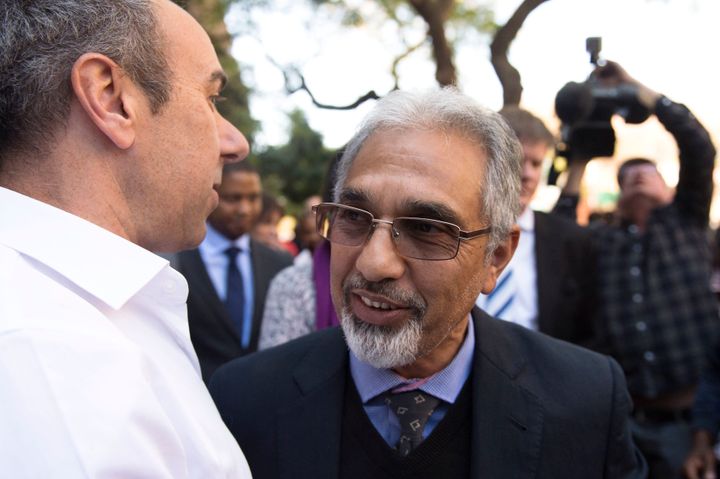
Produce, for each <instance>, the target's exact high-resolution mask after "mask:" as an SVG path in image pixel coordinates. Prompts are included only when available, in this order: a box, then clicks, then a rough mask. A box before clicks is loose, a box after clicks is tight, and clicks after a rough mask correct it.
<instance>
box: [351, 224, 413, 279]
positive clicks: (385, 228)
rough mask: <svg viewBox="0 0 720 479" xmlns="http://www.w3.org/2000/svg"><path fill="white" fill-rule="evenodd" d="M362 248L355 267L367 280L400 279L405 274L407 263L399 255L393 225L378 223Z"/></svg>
mask: <svg viewBox="0 0 720 479" xmlns="http://www.w3.org/2000/svg"><path fill="white" fill-rule="evenodd" d="M360 248H362V251H361V252H360V254H359V255H358V257H357V260H356V262H355V267H356V268H357V270H358V271H359V272H360V274H362V275H363V277H364V278H365V279H366V280H368V281H372V282H377V281H382V280H384V279H399V278H401V277H402V276H403V274H405V267H406V263H405V260H404V258H403V257H402V256H400V254H398V251H397V247H396V246H395V240H394V239H393V232H392V226H391V225H388V224H383V223H377V224H376V225H375V228H374V229H373V230H372V232H371V234H370V237H369V238H368V240H367V241H366V242H365V244H364V245H362V246H360Z"/></svg>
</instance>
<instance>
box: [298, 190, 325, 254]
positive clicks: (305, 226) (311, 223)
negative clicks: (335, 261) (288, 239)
mask: <svg viewBox="0 0 720 479" xmlns="http://www.w3.org/2000/svg"><path fill="white" fill-rule="evenodd" d="M319 203H322V197H321V196H319V195H314V196H311V197H310V198H308V199H307V200H305V202H304V206H303V211H302V213H301V214H300V216H299V217H298V219H297V224H296V225H295V244H296V245H297V246H298V249H299V250H300V253H298V255H297V256H296V257H295V264H298V263H303V262H308V263H309V262H312V257H313V253H314V252H315V248H317V246H318V245H319V244H320V243H322V241H323V238H322V236H320V235H319V234H318V232H317V229H316V228H315V213H314V212H313V210H312V207H313V206H315V205H317V204H319Z"/></svg>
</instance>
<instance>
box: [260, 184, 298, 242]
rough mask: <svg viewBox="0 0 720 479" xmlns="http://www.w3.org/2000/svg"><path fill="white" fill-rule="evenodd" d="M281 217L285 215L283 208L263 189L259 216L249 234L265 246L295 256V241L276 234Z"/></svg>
mask: <svg viewBox="0 0 720 479" xmlns="http://www.w3.org/2000/svg"><path fill="white" fill-rule="evenodd" d="M283 217H285V208H283V206H282V205H281V204H280V202H279V201H278V199H277V198H276V197H275V196H273V195H271V194H270V193H268V192H266V191H263V193H262V208H261V210H260V216H259V217H258V220H257V222H256V223H255V226H254V227H253V229H252V233H251V234H252V237H253V239H255V240H256V241H259V242H261V243H263V244H264V245H265V246H269V247H271V248H274V249H276V250H278V251H282V252H286V253H289V254H290V255H292V256H296V255H297V254H298V252H299V249H298V247H297V246H295V243H293V242H292V241H282V240H281V239H280V236H279V235H278V227H279V225H280V221H281V220H282V219H283Z"/></svg>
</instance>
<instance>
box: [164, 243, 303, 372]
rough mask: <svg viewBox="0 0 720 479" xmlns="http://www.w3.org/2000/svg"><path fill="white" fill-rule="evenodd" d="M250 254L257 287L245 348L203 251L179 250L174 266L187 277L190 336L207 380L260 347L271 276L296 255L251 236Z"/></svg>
mask: <svg viewBox="0 0 720 479" xmlns="http://www.w3.org/2000/svg"><path fill="white" fill-rule="evenodd" d="M250 252H251V253H250V257H251V261H252V269H253V288H254V290H255V298H254V308H253V317H252V334H251V336H250V346H249V347H248V348H247V349H243V348H242V347H241V345H240V337H239V335H238V333H237V331H236V330H235V327H234V326H233V324H232V322H231V321H230V317H229V316H228V313H227V310H226V309H225V305H224V304H223V302H222V301H221V300H220V298H219V297H218V295H217V292H216V291H215V287H214V286H213V284H212V281H211V280H210V276H208V272H207V269H206V268H205V264H204V263H203V260H202V257H201V256H200V252H199V251H198V250H197V249H193V250H188V251H183V252H181V253H178V255H177V258H176V260H175V261H173V266H174V267H175V268H176V269H177V270H178V271H179V272H180V273H182V274H183V275H184V276H185V278H186V279H187V282H188V286H189V288H190V293H189V295H188V302H187V303H188V322H189V325H190V339H192V343H193V346H194V347H195V352H196V353H197V355H198V359H199V360H200V369H201V370H202V376H203V379H204V380H205V381H207V380H208V379H209V378H210V375H211V374H212V373H213V372H214V371H215V370H216V369H217V368H218V367H220V366H221V365H222V364H224V363H226V362H228V361H230V360H231V359H234V358H237V357H239V356H243V355H245V354H248V353H251V352H254V351H256V350H257V344H258V339H259V336H260V322H261V321H262V317H263V311H264V309H265V296H267V290H268V287H269V286H270V280H272V278H273V277H274V276H275V275H276V274H277V273H278V272H279V271H280V270H282V269H283V268H286V267H287V266H290V265H291V264H292V257H291V256H290V255H289V254H284V253H282V252H278V251H276V250H273V249H270V248H269V247H267V246H265V245H263V244H261V243H258V242H257V241H253V240H250Z"/></svg>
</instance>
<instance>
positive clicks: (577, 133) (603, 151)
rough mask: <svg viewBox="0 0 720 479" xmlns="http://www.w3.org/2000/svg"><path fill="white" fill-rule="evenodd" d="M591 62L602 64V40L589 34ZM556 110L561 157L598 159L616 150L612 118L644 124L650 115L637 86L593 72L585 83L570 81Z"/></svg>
mask: <svg viewBox="0 0 720 479" xmlns="http://www.w3.org/2000/svg"><path fill="white" fill-rule="evenodd" d="M585 47H586V49H587V51H588V53H589V54H590V62H591V63H592V64H593V65H595V66H596V67H597V66H598V65H600V66H602V65H603V61H602V60H601V59H600V50H601V48H602V39H601V38H600V37H590V38H588V39H586V41H585ZM555 112H556V114H557V116H558V118H560V120H561V121H562V125H561V128H560V134H561V140H562V143H561V145H559V147H558V156H562V157H564V158H566V159H567V160H568V161H571V159H572V158H578V157H581V158H595V157H598V156H612V155H613V153H614V151H615V131H614V130H613V128H612V125H611V123H610V119H611V118H612V116H613V115H620V116H621V117H623V118H624V119H625V121H626V122H627V123H642V122H644V121H645V120H647V118H648V117H649V116H650V111H649V110H648V109H647V108H645V107H644V106H643V105H642V104H641V103H640V102H639V101H638V97H637V88H636V87H635V86H634V85H629V84H621V85H617V86H606V85H603V84H602V83H601V82H600V80H599V79H598V78H597V77H596V76H595V73H594V72H593V73H591V74H590V76H589V77H588V79H587V80H585V81H584V82H582V83H577V82H569V83H567V84H566V85H565V86H564V87H562V88H561V89H560V91H559V92H558V93H557V95H556V96H555Z"/></svg>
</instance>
